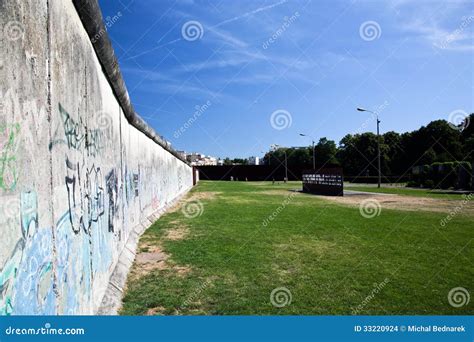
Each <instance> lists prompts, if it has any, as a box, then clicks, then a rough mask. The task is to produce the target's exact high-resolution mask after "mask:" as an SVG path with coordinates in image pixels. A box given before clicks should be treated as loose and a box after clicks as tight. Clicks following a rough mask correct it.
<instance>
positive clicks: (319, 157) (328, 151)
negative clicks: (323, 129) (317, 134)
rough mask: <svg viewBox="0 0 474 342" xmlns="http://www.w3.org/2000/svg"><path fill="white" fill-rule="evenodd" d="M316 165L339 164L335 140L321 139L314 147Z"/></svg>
mask: <svg viewBox="0 0 474 342" xmlns="http://www.w3.org/2000/svg"><path fill="white" fill-rule="evenodd" d="M314 151H315V153H314V154H315V160H316V165H327V164H338V163H339V162H338V160H337V158H336V154H337V146H336V143H335V142H334V141H333V140H328V139H326V138H321V139H319V142H318V143H317V144H316V146H315V147H314Z"/></svg>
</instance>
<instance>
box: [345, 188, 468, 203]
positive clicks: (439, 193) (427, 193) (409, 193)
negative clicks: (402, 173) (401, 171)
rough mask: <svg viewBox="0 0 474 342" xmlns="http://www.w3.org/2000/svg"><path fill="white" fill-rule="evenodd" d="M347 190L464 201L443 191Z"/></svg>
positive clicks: (458, 195) (460, 197)
mask: <svg viewBox="0 0 474 342" xmlns="http://www.w3.org/2000/svg"><path fill="white" fill-rule="evenodd" d="M344 189H345V190H355V191H365V192H376V193H384V194H394V195H401V196H415V197H428V198H440V199H446V200H463V198H464V197H463V195H462V194H448V193H443V191H442V190H430V189H412V188H404V187H384V186H383V185H382V187H381V188H380V189H379V188H377V187H374V186H358V185H356V186H351V185H345V186H344Z"/></svg>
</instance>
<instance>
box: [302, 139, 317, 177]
mask: <svg viewBox="0 0 474 342" xmlns="http://www.w3.org/2000/svg"><path fill="white" fill-rule="evenodd" d="M300 136H302V137H308V138H311V140H312V141H313V170H316V158H315V156H314V138H313V137H312V136H310V135H307V134H303V133H300Z"/></svg>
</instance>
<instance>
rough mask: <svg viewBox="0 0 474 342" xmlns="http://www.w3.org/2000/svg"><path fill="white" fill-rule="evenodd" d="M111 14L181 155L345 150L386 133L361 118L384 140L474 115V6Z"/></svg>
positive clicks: (138, 99)
mask: <svg viewBox="0 0 474 342" xmlns="http://www.w3.org/2000/svg"><path fill="white" fill-rule="evenodd" d="M100 5H101V8H102V12H103V16H104V18H105V20H106V21H108V22H109V23H110V27H109V29H108V32H109V36H110V38H111V39H112V43H113V46H114V48H115V51H116V54H117V57H118V60H119V63H120V67H121V70H122V73H123V75H124V78H125V82H126V84H127V88H128V91H129V93H130V97H131V100H132V103H133V105H134V106H135V110H136V111H137V112H138V113H139V114H140V115H141V116H142V117H143V118H144V119H145V120H146V121H147V122H148V123H149V124H150V125H151V126H153V127H154V128H155V129H156V131H157V132H159V133H160V134H162V135H163V136H165V137H166V139H167V140H169V141H171V142H172V144H173V147H174V148H175V149H178V150H186V151H188V152H193V151H196V152H201V153H204V154H208V155H213V156H217V157H226V156H230V157H248V156H251V155H257V156H259V155H260V156H261V155H262V153H261V151H267V150H268V149H269V146H270V145H271V144H279V145H281V146H303V145H309V144H310V143H311V142H310V139H309V138H304V137H300V136H299V133H305V134H308V135H311V136H313V137H314V138H315V139H316V140H318V139H319V138H320V137H327V138H329V139H333V140H335V141H336V142H339V140H340V139H341V138H342V137H343V136H344V135H345V134H347V133H357V132H364V131H375V120H374V119H373V118H372V116H371V114H370V113H361V112H357V111H356V110H355V108H356V107H358V106H363V107H366V108H369V109H372V110H374V111H377V112H378V113H379V115H380V119H381V121H382V123H381V131H382V132H386V131H390V130H394V131H397V132H405V131H410V130H414V129H417V128H419V127H420V126H421V125H426V124H427V123H428V122H430V121H431V120H434V119H441V118H442V119H447V120H448V119H449V118H450V113H453V112H456V113H458V111H459V110H461V111H464V112H467V113H471V112H473V111H474V56H473V55H474V38H473V37H474V34H473V33H474V2H472V1H470V0H469V1H453V0H450V1H423V0H416V1H415V0H413V1H408V0H393V1H389V0H386V1H375V0H373V1H349V0H348V1H334V0H322V1H307V0H301V1H296V0H294V1H293V0H288V1H285V0H264V1H262V0H252V1H251V0H240V1H237V0H232V1H231V0H215V1H210V0H202V1H201V0H176V1H171V0H170V1H168V0H146V1H145V0H120V1H110V0H101V1H100ZM119 12H120V15H119ZM114 16H115V19H114ZM203 106H204V107H203ZM273 113H274V114H273ZM272 114H273V115H272Z"/></svg>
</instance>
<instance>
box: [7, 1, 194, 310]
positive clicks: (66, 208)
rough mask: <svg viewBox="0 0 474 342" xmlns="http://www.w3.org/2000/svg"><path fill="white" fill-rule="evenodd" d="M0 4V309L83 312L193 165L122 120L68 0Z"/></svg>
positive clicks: (94, 304) (187, 183) (187, 182)
mask: <svg viewBox="0 0 474 342" xmlns="http://www.w3.org/2000/svg"><path fill="white" fill-rule="evenodd" d="M0 12H1V14H2V15H1V20H2V21H1V25H2V28H5V27H7V28H8V27H9V26H8V25H10V26H12V27H13V28H17V27H18V28H19V29H20V33H19V35H20V37H19V38H17V36H16V35H15V32H16V31H12V32H13V33H12V36H5V34H4V35H3V37H2V38H1V39H2V53H1V56H0V57H1V58H0V75H1V78H0V79H1V81H0V90H1V95H2V97H1V99H0V101H1V102H0V105H1V106H0V109H1V112H0V233H1V234H2V236H5V237H7V238H6V239H2V240H0V314H93V313H96V312H97V311H98V309H99V305H100V304H101V301H102V298H103V296H104V293H105V291H106V288H107V284H108V282H109V278H110V276H111V274H112V272H113V270H114V268H115V265H116V264H117V261H118V258H119V256H120V254H121V252H122V250H123V248H124V246H125V244H126V242H127V240H128V238H129V237H130V235H131V234H132V232H133V230H134V228H135V227H136V226H138V225H140V224H144V225H148V224H149V221H148V220H147V218H148V217H149V216H150V215H152V214H153V213H155V212H156V211H157V210H159V209H163V208H165V207H166V205H167V204H169V203H170V202H171V201H173V200H174V199H176V198H177V197H178V196H180V195H182V194H184V193H185V192H186V191H188V190H189V189H190V188H191V186H192V170H191V168H190V167H189V166H188V165H187V164H185V163H184V162H182V161H181V160H179V159H177V158H176V157H175V156H174V155H173V154H171V153H170V152H169V151H166V150H165V149H164V148H163V147H161V146H160V145H158V144H157V143H155V142H154V141H152V140H151V139H150V138H149V137H147V136H146V135H144V134H143V133H142V132H141V131H139V130H138V129H137V128H135V127H133V126H131V125H130V124H129V122H128V121H127V119H126V117H125V115H124V113H123V110H122V108H121V105H120V103H119V102H118V101H117V99H116V97H115V96H114V93H113V91H112V88H111V86H110V83H109V81H108V79H107V77H106V76H105V75H104V73H103V71H102V67H101V64H100V61H99V60H98V58H97V55H96V54H95V52H94V49H93V46H92V44H91V42H90V39H89V37H88V35H87V33H86V31H85V30H84V27H83V25H82V22H81V20H80V18H79V16H78V14H77V12H76V10H75V8H74V6H73V4H72V2H71V1H69V0H67V1H66V0H50V1H49V2H46V1H39V0H37V1H19V0H16V1H8V2H6V1H3V0H2V1H0ZM15 25H16V26H15ZM3 32H7V30H5V29H4V30H3ZM3 47H4V48H3Z"/></svg>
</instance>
